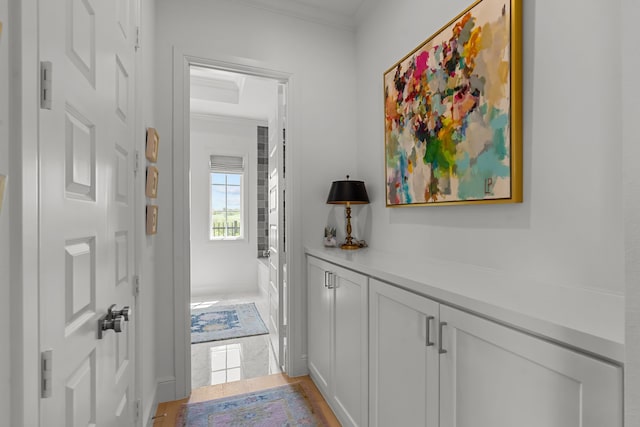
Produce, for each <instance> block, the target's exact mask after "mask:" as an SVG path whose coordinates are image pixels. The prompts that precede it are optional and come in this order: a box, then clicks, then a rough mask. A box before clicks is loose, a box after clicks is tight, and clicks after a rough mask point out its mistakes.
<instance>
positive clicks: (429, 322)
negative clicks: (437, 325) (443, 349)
mask: <svg viewBox="0 0 640 427" xmlns="http://www.w3.org/2000/svg"><path fill="white" fill-rule="evenodd" d="M433 319H434V317H433V316H427V343H426V346H427V347H431V346H432V345H434V344H435V343H434V342H433V341H431V321H432V320H433Z"/></svg>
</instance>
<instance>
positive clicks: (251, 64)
mask: <svg viewBox="0 0 640 427" xmlns="http://www.w3.org/2000/svg"><path fill="white" fill-rule="evenodd" d="M210 56H211V55H206V54H200V55H197V54H193V49H189V52H188V53H187V51H185V50H183V49H181V48H179V47H176V46H174V47H173V148H172V154H173V160H172V162H173V291H174V295H173V296H174V322H175V327H174V372H175V398H176V399H178V398H182V397H186V396H189V394H191V347H190V345H191V340H190V325H191V321H190V320H191V316H190V309H189V306H190V302H191V277H190V276H191V272H190V266H191V252H190V251H191V248H190V235H191V234H190V233H191V227H190V218H191V208H190V206H191V203H190V197H191V196H190V188H189V183H190V179H189V176H190V173H189V171H190V143H191V142H190V109H189V99H190V77H189V70H190V67H191V66H192V65H194V66H201V67H208V68H214V69H218V70H224V71H230V72H235V73H242V74H248V75H252V76H257V77H265V78H270V79H274V80H278V81H279V82H282V83H286V84H287V88H288V94H287V97H288V102H287V104H288V105H291V100H292V95H291V94H292V92H293V86H294V76H293V73H289V72H286V71H279V70H276V69H274V68H272V67H269V66H267V65H265V64H262V63H259V62H257V61H253V60H248V59H246V58H237V57H229V56H225V55H214V56H216V58H211V57H210ZM293 109H294V108H293V107H290V108H289V110H288V116H287V119H288V120H287V121H288V127H289V129H290V128H292V127H293V126H292V121H293V118H292V116H293V114H291V111H292V110H293ZM289 129H288V130H287V136H288V137H289V138H288V141H291V140H293V139H294V136H293V135H292V132H290V131H289ZM292 145H293V144H291V145H289V146H288V147H287V152H288V153H291V152H292V151H293V150H292V148H291V146H292ZM291 158H292V156H291V155H290V156H287V159H286V167H287V176H286V177H285V188H291V186H290V185H289V184H290V183H292V182H294V180H293V178H292V175H293V172H294V171H293V168H291V167H290V165H291ZM287 199H288V200H292V199H294V195H293V194H292V193H291V192H287ZM291 205H292V203H287V205H286V208H285V209H286V216H287V218H291V217H292V214H293V213H292V208H291ZM290 224H291V222H290V221H289V222H288V223H287V225H286V230H285V232H286V235H287V236H290V235H291V229H292V227H291V225H290ZM290 241H291V239H289V242H290ZM292 247H293V245H291V244H290V243H287V249H288V250H287V251H286V258H285V262H286V263H287V265H289V263H290V262H291V260H292V256H291V250H292V249H291V248H292ZM290 276H291V273H290V268H289V267H288V268H287V278H284V280H287V283H291V282H290V281H289V277H290ZM284 299H286V300H287V303H286V304H284V306H285V307H286V308H287V311H288V313H286V314H285V316H286V318H287V319H289V322H288V325H287V326H286V327H285V330H284V333H285V334H286V336H287V337H289V338H288V341H289V340H290V337H291V334H290V327H289V325H291V324H292V323H295V320H293V317H292V316H291V314H293V313H291V310H290V309H289V307H290V306H291V305H290V304H289V301H290V300H291V292H288V295H285V296H284ZM290 349H291V345H287V353H288V354H286V355H285V362H286V363H287V365H290V360H291V357H290V353H291V350H290ZM285 369H286V370H287V372H291V370H292V369H291V367H290V366H285Z"/></svg>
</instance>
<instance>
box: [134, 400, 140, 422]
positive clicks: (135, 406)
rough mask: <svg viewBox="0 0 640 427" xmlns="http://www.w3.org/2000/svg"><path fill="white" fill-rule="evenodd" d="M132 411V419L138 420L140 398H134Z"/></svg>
mask: <svg viewBox="0 0 640 427" xmlns="http://www.w3.org/2000/svg"><path fill="white" fill-rule="evenodd" d="M133 411H134V413H133V417H134V421H136V422H138V420H139V419H140V399H138V400H136V403H135V405H134V408H133Z"/></svg>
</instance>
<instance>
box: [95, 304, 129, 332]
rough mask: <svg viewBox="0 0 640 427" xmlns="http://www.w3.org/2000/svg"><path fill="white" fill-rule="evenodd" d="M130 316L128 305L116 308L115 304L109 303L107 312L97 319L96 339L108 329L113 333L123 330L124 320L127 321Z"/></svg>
mask: <svg viewBox="0 0 640 427" xmlns="http://www.w3.org/2000/svg"><path fill="white" fill-rule="evenodd" d="M130 316H131V307H129V306H128V305H125V306H124V307H122V308H121V309H120V310H118V309H117V308H116V304H111V306H109V308H108V309H107V314H105V315H104V316H102V317H101V318H100V319H98V339H99V340H101V339H102V337H103V336H104V333H105V332H106V331H108V330H112V331H113V332H115V333H120V332H123V331H124V329H125V322H128V321H129V317H130Z"/></svg>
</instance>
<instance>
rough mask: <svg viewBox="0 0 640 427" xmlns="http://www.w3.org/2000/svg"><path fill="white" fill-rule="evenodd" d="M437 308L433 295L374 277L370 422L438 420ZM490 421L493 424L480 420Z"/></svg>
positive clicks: (431, 423)
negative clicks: (396, 285) (413, 291)
mask: <svg viewBox="0 0 640 427" xmlns="http://www.w3.org/2000/svg"><path fill="white" fill-rule="evenodd" d="M438 310H439V305H438V303H436V302H434V301H431V300H429V299H427V298H424V297H421V296H418V295H416V294H413V293H410V292H407V291H404V290H402V289H399V288H397V287H395V286H391V285H387V284H385V283H383V282H380V281H378V280H375V279H370V280H369V365H370V367H369V385H370V388H369V420H370V425H371V426H375V427H386V426H416V427H417V426H427V427H437V426H438V423H439V420H438V399H439V397H438V395H439V389H438V386H439V384H438V382H439V379H438V376H439V371H438V369H439V355H438V342H437V336H436V335H437V321H438ZM485 425H486V426H492V425H491V424H481V423H477V424H475V426H476V427H479V426H485ZM514 425H517V424H514ZM492 427H493V426H492Z"/></svg>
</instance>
